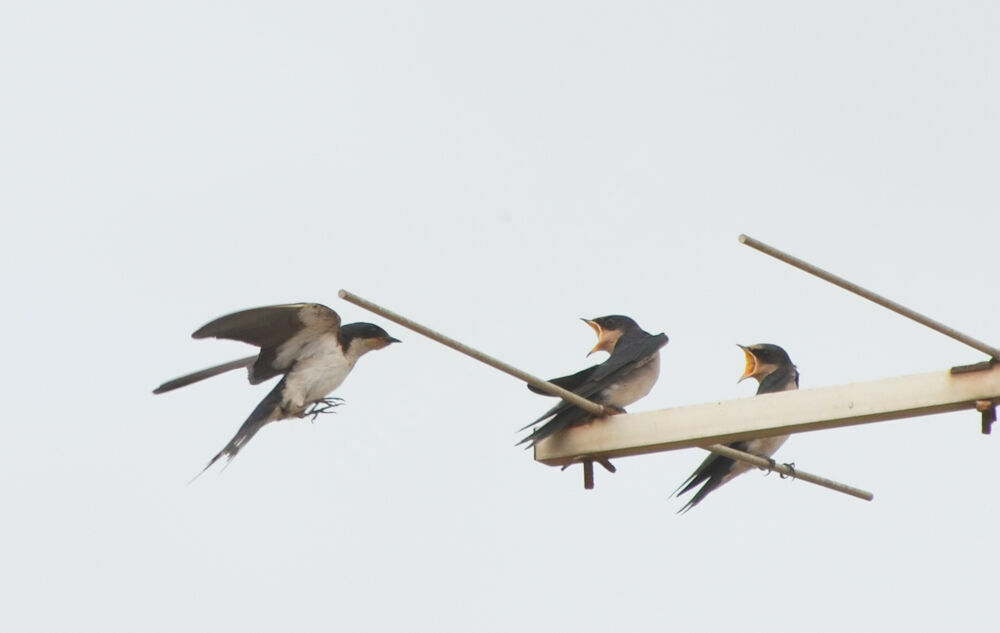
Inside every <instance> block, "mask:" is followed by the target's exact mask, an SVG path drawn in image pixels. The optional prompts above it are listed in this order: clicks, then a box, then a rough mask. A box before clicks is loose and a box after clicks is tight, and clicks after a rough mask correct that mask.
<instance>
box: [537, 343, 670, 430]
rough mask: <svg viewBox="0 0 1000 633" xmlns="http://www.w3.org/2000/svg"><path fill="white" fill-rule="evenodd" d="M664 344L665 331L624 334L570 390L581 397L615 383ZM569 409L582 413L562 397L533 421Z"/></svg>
mask: <svg viewBox="0 0 1000 633" xmlns="http://www.w3.org/2000/svg"><path fill="white" fill-rule="evenodd" d="M666 344H667V335H666V334H657V335H656V336H651V335H650V334H647V333H646V332H643V331H641V330H639V331H636V332H629V333H626V334H625V335H623V336H622V337H621V338H620V339H618V343H617V345H615V351H614V352H612V354H611V356H609V357H608V359H607V360H606V361H604V362H603V363H601V364H600V365H596V366H594V367H591V368H590V369H591V370H592V372H591V373H590V374H589V375H588V376H587V378H586V380H584V381H583V382H582V383H581V384H580V385H578V386H577V387H576V388H575V389H572V391H573V393H575V394H578V395H581V396H583V397H584V398H589V397H590V396H592V395H594V394H595V393H597V392H598V391H600V390H601V389H604V388H605V387H607V386H609V385H611V384H612V383H614V381H615V380H617V379H618V378H619V377H621V376H622V375H624V374H627V373H628V372H629V370H631V369H634V368H635V366H636V365H638V364H639V363H641V362H642V361H644V360H646V359H648V358H649V357H650V356H652V355H653V354H655V353H656V352H657V351H659V349H660V348H661V347H663V346H664V345H666ZM569 409H576V410H577V411H580V412H583V410H582V409H579V408H577V407H575V406H573V405H572V404H570V403H568V402H566V401H565V400H561V401H560V402H559V404H557V405H556V406H554V407H552V408H551V409H549V410H548V411H547V412H546V413H545V414H544V415H542V416H541V417H539V418H538V419H537V420H535V422H541V421H542V420H544V419H545V418H548V417H551V416H554V415H558V414H559V413H561V412H563V411H566V410H569Z"/></svg>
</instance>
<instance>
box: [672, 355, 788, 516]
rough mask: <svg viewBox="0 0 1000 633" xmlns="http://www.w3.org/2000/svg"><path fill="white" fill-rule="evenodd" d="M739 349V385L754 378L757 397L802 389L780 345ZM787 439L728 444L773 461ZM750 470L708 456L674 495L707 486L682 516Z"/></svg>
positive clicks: (728, 459) (719, 458)
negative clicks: (743, 364) (741, 355)
mask: <svg viewBox="0 0 1000 633" xmlns="http://www.w3.org/2000/svg"><path fill="white" fill-rule="evenodd" d="M740 349H742V350H743V353H744V354H745V355H746V361H747V364H746V370H745V371H744V372H743V376H741V377H740V381H743V380H745V379H747V378H755V379H756V380H757V382H758V383H759V386H758V387H757V395H760V394H762V393H775V392H778V391H791V390H793V389H798V388H799V372H798V370H797V369H796V368H795V365H794V364H792V359H791V358H789V357H788V353H787V352H786V351H785V350H783V349H782V348H780V347H778V346H777V345H771V344H769V343H762V344H759V345H751V346H750V347H745V346H743V345H740ZM787 439H788V436H787V435H777V436H774V437H761V438H757V439H752V440H743V441H742V442H733V443H732V444H729V447H730V448H735V449H736V450H740V451H743V452H745V453H753V454H754V455H760V456H761V457H768V458H770V457H771V455H774V453H775V451H777V450H778V449H779V448H780V447H781V445H782V444H784V443H785V440H787ZM751 468H753V466H751V465H750V464H747V463H745V462H738V461H735V460H732V459H730V458H728V457H722V456H721V455H715V454H712V455H709V456H708V457H706V458H705V461H703V462H702V463H701V465H700V466H698V468H697V470H695V471H694V473H693V474H692V475H691V476H690V477H688V478H687V481H685V482H684V483H683V484H681V487H680V488H678V491H677V492H675V495H676V496H680V495H682V494H684V493H685V492H688V491H689V490H692V489H694V488H696V487H697V486H698V485H699V484H702V483H703V482H704V485H702V486H701V488H699V489H698V491H697V492H696V493H695V494H694V496H693V497H692V498H691V500H690V501H688V502H687V504H686V505H685V506H684V507H683V508H681V510H680V512H681V513H683V512H687V511H688V510H690V509H691V508H693V507H695V506H696V505H698V504H699V503H700V502H701V500H702V499H704V498H705V497H706V496H707V495H708V493H710V492H712V491H713V490H715V489H716V488H718V487H719V486H721V485H722V484H724V483H726V482H728V481H729V480H731V479H733V478H734V477H736V476H737V475H741V474H743V473H745V472H747V471H748V470H750V469H751Z"/></svg>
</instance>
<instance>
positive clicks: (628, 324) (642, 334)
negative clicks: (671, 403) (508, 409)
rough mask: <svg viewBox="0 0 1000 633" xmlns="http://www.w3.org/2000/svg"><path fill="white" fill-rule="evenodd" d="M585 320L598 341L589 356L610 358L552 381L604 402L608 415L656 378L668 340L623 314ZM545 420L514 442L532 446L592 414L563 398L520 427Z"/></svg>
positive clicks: (644, 390)
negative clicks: (602, 355) (662, 349)
mask: <svg viewBox="0 0 1000 633" xmlns="http://www.w3.org/2000/svg"><path fill="white" fill-rule="evenodd" d="M583 321H584V322H585V323H586V324H587V325H589V326H590V327H592V328H594V331H595V332H596V333H597V345H595V346H594V349H592V350H590V353H589V354H587V356H590V354H593V353H594V352H598V351H605V352H608V353H609V354H611V356H609V357H608V359H607V360H605V361H604V362H603V363H601V364H600V365H594V366H593V367H588V368H587V369H584V370H583V371H579V372H577V373H575V374H573V375H571V376H563V377H561V378H553V379H552V380H551V381H550V382H552V383H554V384H556V385H558V386H560V387H562V388H563V389H568V390H569V391H572V392H573V393H575V394H578V395H581V396H583V397H584V398H587V399H589V400H591V401H593V402H596V403H597V404H600V405H604V407H605V408H606V410H607V414H608V415H613V414H615V413H623V412H624V411H625V409H624V408H623V407H625V406H627V405H630V404H632V403H633V402H635V401H637V400H639V399H640V398H642V397H643V396H645V395H646V394H648V393H649V391H650V390H651V389H652V388H653V385H654V384H655V383H656V379H657V378H659V376H660V348H661V347H663V346H664V345H666V344H667V341H668V340H669V339H668V338H667V335H666V334H657V335H655V336H654V335H652V334H650V333H649V332H646V331H645V330H643V329H642V328H640V327H639V325H638V324H637V323H636V322H635V321H633V320H632V319H630V318H629V317H627V316H620V315H612V316H603V317H598V318H596V319H583ZM528 388H529V389H531V390H532V391H534V392H535V393H540V394H543V395H550V394H547V393H545V392H544V391H542V390H540V389H538V388H536V387H532V386H531V385H528ZM549 418H551V419H549ZM547 419H548V422H546V423H545V424H544V425H542V426H540V427H539V428H537V429H535V430H534V431H532V433H531V434H530V435H528V437H526V438H524V439H523V440H521V441H520V442H518V444H519V445H520V444H526V443H527V444H528V445H529V446H534V445H535V443H536V442H538V441H539V440H542V439H544V438H546V437H548V436H550V435H552V434H553V433H556V432H558V431H561V430H563V429H565V428H568V427H570V426H575V425H578V424H583V423H584V422H588V421H590V420H592V419H594V416H593V415H592V414H590V413H588V412H586V411H584V410H583V409H580V408H579V407H575V406H573V405H572V404H569V403H568V402H566V401H565V400H561V401H560V402H559V404H557V405H556V406H554V407H552V408H551V409H549V410H548V411H546V412H545V414H544V415H542V416H541V417H540V418H538V419H537V420H535V421H534V422H532V423H531V424H529V425H527V426H525V427H524V428H522V429H521V430H522V431H523V430H524V429H527V428H529V427H532V426H534V425H536V424H538V423H539V422H541V421H543V420H547Z"/></svg>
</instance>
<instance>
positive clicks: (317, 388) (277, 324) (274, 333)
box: [153, 303, 399, 472]
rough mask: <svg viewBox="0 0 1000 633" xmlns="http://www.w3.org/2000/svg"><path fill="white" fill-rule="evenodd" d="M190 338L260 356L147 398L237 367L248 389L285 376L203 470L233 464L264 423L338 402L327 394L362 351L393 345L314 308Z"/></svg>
mask: <svg viewBox="0 0 1000 633" xmlns="http://www.w3.org/2000/svg"><path fill="white" fill-rule="evenodd" d="M191 336H192V337H193V338H225V339H231V340H235V341H242V342H244V343H249V344H251V345H256V346H258V347H260V352H259V353H258V354H257V355H256V356H248V357H246V358H241V359H238V360H234V361H231V362H228V363H223V364H221V365H216V366H215V367H209V368H208V369H203V370H201V371H196V372H194V373H191V374H188V375H186V376H181V377H180V378H175V379H174V380H170V381H168V382H165V383H163V384H162V385H160V386H159V387H157V388H156V389H155V390H153V393H164V392H166V391H171V390H173V389H177V388H179V387H184V386H186V385H190V384H192V383H195V382H198V381H200V380H204V379H206V378H210V377H212V376H216V375H218V374H221V373H224V372H227V371H231V370H233V369H239V368H241V367H246V368H247V370H248V374H249V379H250V384H253V385H256V384H259V383H261V382H264V381H265V380H269V379H271V378H274V377H275V376H279V375H280V376H283V377H282V379H281V380H280V381H279V382H278V384H277V385H275V387H274V389H272V390H271V392H270V393H269V394H267V396H265V397H264V399H263V400H261V402H260V404H258V405H257V408H256V409H254V410H253V413H251V414H250V417H248V418H247V420H246V422H244V423H243V426H241V427H240V430H239V431H237V432H236V436H235V437H233V439H232V440H231V441H230V442H229V444H227V445H226V447H225V448H223V449H222V450H221V451H219V453H218V454H217V455H216V456H215V457H213V458H212V460H211V461H210V462H208V466H205V469H204V470H208V468H210V467H211V466H212V464H214V463H215V462H216V461H218V460H219V458H221V457H223V456H226V457H228V460H227V461H230V460H232V459H233V457H235V456H236V454H237V453H239V452H240V449H241V448H243V445H244V444H246V443H247V442H248V441H249V440H250V438H252V437H253V436H254V434H255V433H257V431H259V430H260V429H261V427H263V426H264V425H265V424H267V423H269V422H274V421H276V420H283V419H286V418H302V417H305V416H306V415H310V414H313V413H321V412H323V411H325V410H327V409H329V408H331V407H333V406H336V404H337V403H336V402H335V401H336V400H338V399H335V398H327V395H328V394H329V393H330V392H332V391H333V390H334V389H336V388H337V387H339V386H340V383H342V382H344V379H345V378H346V377H347V374H349V373H350V371H351V369H352V368H353V367H354V364H355V363H356V362H357V361H358V359H359V358H360V357H361V356H363V355H364V354H366V353H367V352H370V351H372V350H376V349H382V348H383V347H386V346H387V345H389V344H391V343H398V342H399V340H397V339H395V338H393V337H391V336H389V335H388V334H387V333H386V331H385V330H383V329H382V328H380V327H378V326H377V325H373V324H371V323H348V324H347V325H341V324H340V316H339V315H338V314H337V313H336V312H334V311H333V310H331V309H330V308H328V307H326V306H324V305H320V304H318V303H293V304H289V305H278V306H268V307H264V308H253V309H251V310H243V311H242V312H235V313H233V314H229V315H226V316H224V317H220V318H218V319H216V320H214V321H212V322H211V323H208V324H206V325H203V326H202V327H201V328H199V329H198V330H197V331H196V332H195V333H194V334H192V335H191ZM310 407H313V409H310ZM204 470H203V471H202V472H204Z"/></svg>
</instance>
